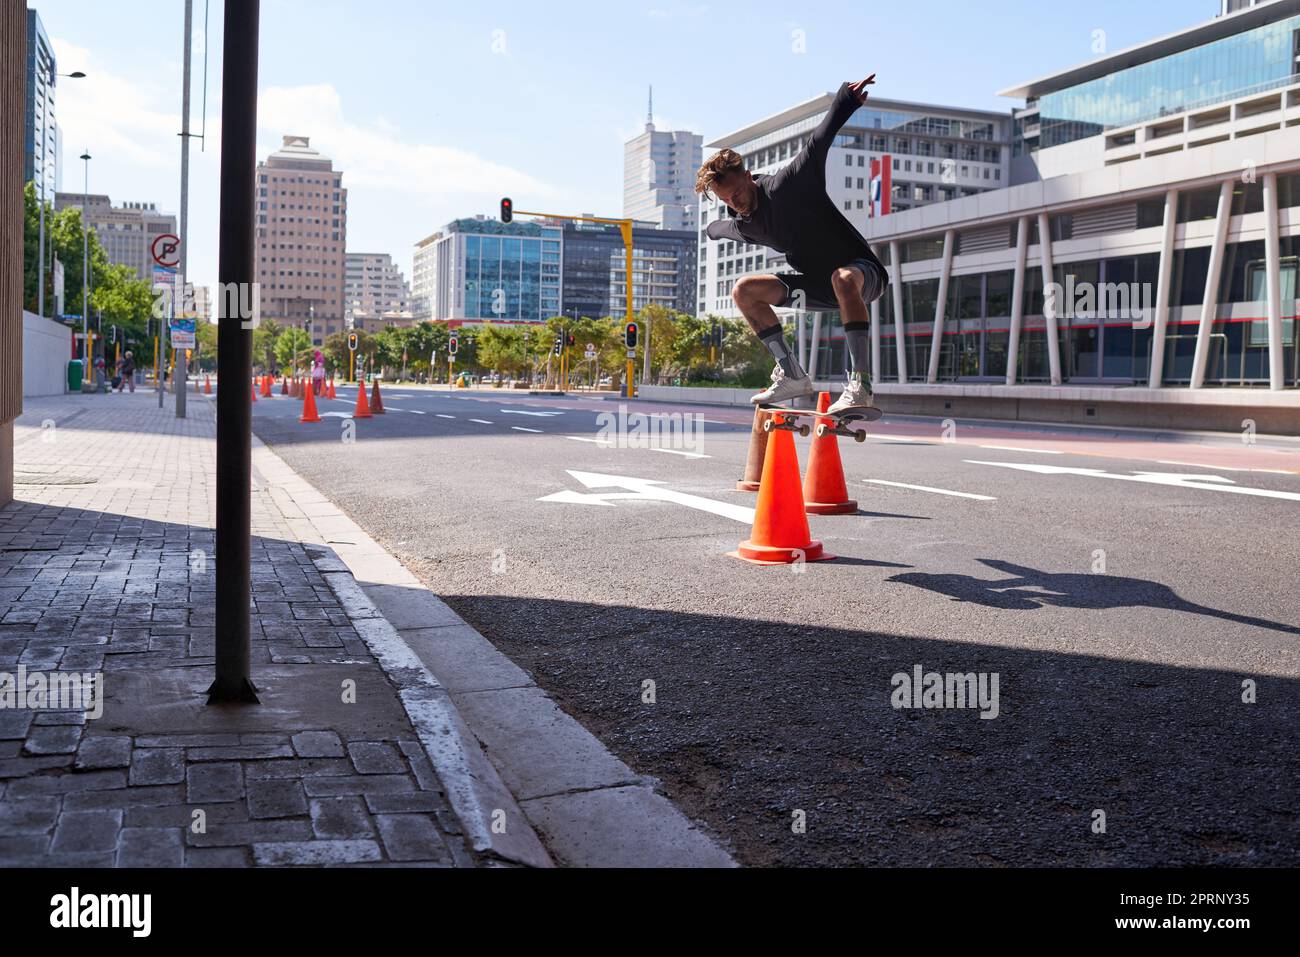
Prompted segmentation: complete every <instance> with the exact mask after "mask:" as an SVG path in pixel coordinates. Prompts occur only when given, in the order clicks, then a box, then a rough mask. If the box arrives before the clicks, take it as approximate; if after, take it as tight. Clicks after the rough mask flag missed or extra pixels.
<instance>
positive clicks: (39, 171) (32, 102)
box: [23, 7, 59, 202]
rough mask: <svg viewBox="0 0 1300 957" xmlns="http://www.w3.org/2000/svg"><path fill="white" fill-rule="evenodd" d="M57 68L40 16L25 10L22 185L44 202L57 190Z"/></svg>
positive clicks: (52, 48) (52, 49) (33, 11)
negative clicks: (29, 186)
mask: <svg viewBox="0 0 1300 957" xmlns="http://www.w3.org/2000/svg"><path fill="white" fill-rule="evenodd" d="M57 81H58V67H57V66H56V64H55V60H54V47H53V45H51V43H50V38H49V37H48V36H46V35H45V27H44V25H42V23H41V18H40V15H39V14H37V12H36V11H35V10H32V9H31V8H30V7H29V8H28V10H27V95H26V100H25V103H24V111H23V112H24V116H23V182H25V183H36V193H37V195H38V196H39V195H40V194H41V185H42V179H43V180H44V190H45V197H46V201H47V202H48V201H49V199H50V198H51V197H52V196H54V194H55V193H56V192H58V189H59V128H58V123H57V120H56V113H55V109H54V88H55V85H56V83H57Z"/></svg>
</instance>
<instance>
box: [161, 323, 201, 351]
mask: <svg viewBox="0 0 1300 957" xmlns="http://www.w3.org/2000/svg"><path fill="white" fill-rule="evenodd" d="M194 327H195V321H194V317H193V316H177V317H176V318H174V319H170V320H168V322H167V330H168V335H169V336H170V337H171V344H172V348H173V349H194V348H197V346H198V343H197V342H196V341H195V340H196V335H195V332H196V330H195V328H194Z"/></svg>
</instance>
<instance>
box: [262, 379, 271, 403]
mask: <svg viewBox="0 0 1300 957" xmlns="http://www.w3.org/2000/svg"><path fill="white" fill-rule="evenodd" d="M262 398H263V399H269V398H271V377H270V376H269V375H264V376H262Z"/></svg>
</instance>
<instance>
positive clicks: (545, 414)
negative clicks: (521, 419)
mask: <svg viewBox="0 0 1300 957" xmlns="http://www.w3.org/2000/svg"><path fill="white" fill-rule="evenodd" d="M497 411H498V412H500V413H501V414H502V415H533V416H536V417H537V418H539V419H548V418H550V417H551V416H553V415H564V413H563V412H519V411H516V410H515V409H498V410H497Z"/></svg>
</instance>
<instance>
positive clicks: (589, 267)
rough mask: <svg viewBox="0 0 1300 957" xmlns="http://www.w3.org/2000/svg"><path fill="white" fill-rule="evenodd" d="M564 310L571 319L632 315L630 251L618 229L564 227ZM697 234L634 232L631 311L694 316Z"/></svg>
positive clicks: (641, 227)
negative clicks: (652, 310)
mask: <svg viewBox="0 0 1300 957" xmlns="http://www.w3.org/2000/svg"><path fill="white" fill-rule="evenodd" d="M559 225H561V226H562V227H563V230H564V269H563V271H562V276H563V282H562V289H561V305H562V307H563V311H564V315H566V316H590V317H593V318H596V317H600V316H616V317H623V316H626V315H627V284H626V277H627V250H626V247H625V246H624V244H623V235H622V232H621V230H620V229H619V227H617V226H611V225H608V224H604V223H583V222H565V223H562V224H559ZM696 241H697V235H696V232H695V230H693V229H689V230H683V229H676V230H674V229H660V228H657V227H656V226H655V224H652V223H645V224H637V225H634V226H633V228H632V256H633V260H632V276H633V283H632V305H633V308H634V309H635V310H640V309H643V308H644V307H646V306H648V305H652V304H653V305H659V306H663V307H664V308H666V309H671V310H673V311H675V312H685V313H689V314H692V315H693V314H694V312H695V246H696Z"/></svg>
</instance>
